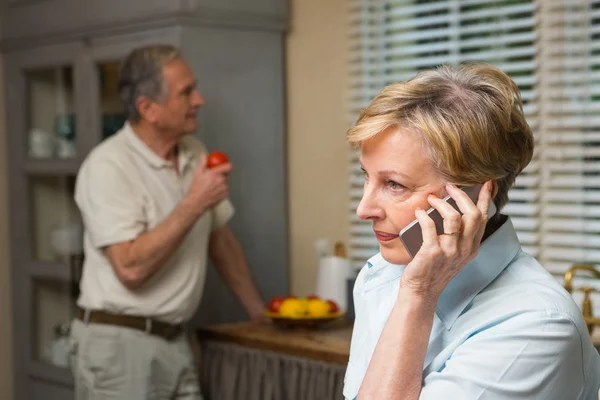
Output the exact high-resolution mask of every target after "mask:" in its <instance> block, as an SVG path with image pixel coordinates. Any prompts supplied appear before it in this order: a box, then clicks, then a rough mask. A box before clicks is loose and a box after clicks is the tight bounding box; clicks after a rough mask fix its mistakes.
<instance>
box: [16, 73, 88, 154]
mask: <svg viewBox="0 0 600 400" xmlns="http://www.w3.org/2000/svg"><path fill="white" fill-rule="evenodd" d="M26 76H27V97H26V98H27V102H28V119H29V121H28V131H27V134H28V153H29V157H30V158H32V159H44V158H59V159H69V158H74V157H75V156H76V155H77V149H76V146H75V140H76V132H75V126H76V125H75V110H74V102H75V99H74V88H73V68H72V67H68V66H67V67H54V68H47V69H40V70H33V71H29V72H27V75H26Z"/></svg>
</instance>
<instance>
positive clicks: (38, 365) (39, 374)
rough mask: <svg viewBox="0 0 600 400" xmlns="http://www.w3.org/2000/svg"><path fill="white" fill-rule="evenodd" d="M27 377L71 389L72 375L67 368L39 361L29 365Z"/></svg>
mask: <svg viewBox="0 0 600 400" xmlns="http://www.w3.org/2000/svg"><path fill="white" fill-rule="evenodd" d="M29 376H31V377H32V378H36V379H39V380H43V381H46V382H51V383H55V384H58V385H63V386H68V387H73V374H72V373H71V370H70V369H68V368H60V367H57V366H55V365H52V364H47V363H44V362H41V361H31V362H30V363H29Z"/></svg>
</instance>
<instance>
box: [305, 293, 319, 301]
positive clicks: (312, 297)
mask: <svg viewBox="0 0 600 400" xmlns="http://www.w3.org/2000/svg"><path fill="white" fill-rule="evenodd" d="M306 299H307V300H319V296H317V295H316V294H311V295H310V296H308V297H307V298H306Z"/></svg>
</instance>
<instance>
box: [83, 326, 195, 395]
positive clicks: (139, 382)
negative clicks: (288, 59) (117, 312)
mask: <svg viewBox="0 0 600 400" xmlns="http://www.w3.org/2000/svg"><path fill="white" fill-rule="evenodd" d="M71 349H72V351H71V368H72V370H73V376H74V380H75V399H76V400H174V399H177V400H184V399H185V400H202V396H201V394H200V386H199V383H198V374H197V371H196V366H195V362H194V354H193V352H192V348H191V346H190V343H189V340H188V337H187V336H186V335H185V334H182V335H180V336H179V337H177V338H175V339H173V340H172V341H166V340H164V339H162V338H160V337H158V336H154V335H149V334H147V333H145V332H142V331H139V330H135V329H129V328H124V327H119V326H113V325H103V324H92V323H88V324H85V323H83V322H82V321H79V320H74V321H73V323H72V326H71Z"/></svg>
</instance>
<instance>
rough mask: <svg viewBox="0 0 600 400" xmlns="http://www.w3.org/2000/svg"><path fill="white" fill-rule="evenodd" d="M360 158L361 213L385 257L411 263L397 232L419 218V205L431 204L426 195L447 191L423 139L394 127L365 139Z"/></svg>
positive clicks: (357, 212) (394, 262) (440, 193)
mask: <svg viewBox="0 0 600 400" xmlns="http://www.w3.org/2000/svg"><path fill="white" fill-rule="evenodd" d="M360 161H361V165H362V169H363V171H364V173H365V186H364V193H363V198H362V200H361V201H360V204H359V206H358V209H357V210H356V214H357V215H358V217H359V218H360V219H363V220H370V221H371V222H372V224H373V231H375V235H376V237H377V241H378V242H379V247H380V251H381V255H382V256H383V258H385V259H386V260H387V261H388V262H390V263H393V264H403V265H404V264H408V263H409V262H410V260H411V258H410V256H409V255H408V253H407V252H406V250H405V248H404V246H403V245H402V242H401V241H400V238H399V236H398V235H399V233H400V231H401V230H402V229H403V228H404V227H406V226H407V225H408V224H410V223H411V222H412V221H413V220H414V219H415V209H416V208H417V207H420V208H422V209H424V210H427V209H429V208H430V207H431V206H430V205H429V203H428V201H427V196H429V195H430V194H434V195H436V196H438V197H442V196H444V195H445V194H446V191H445V185H444V182H443V181H442V179H441V176H440V175H439V174H438V173H437V172H436V171H435V169H434V168H433V165H432V164H431V161H430V160H429V157H428V154H427V151H426V150H425V148H424V146H423V145H422V144H421V141H420V140H419V139H418V138H417V137H416V136H415V134H413V133H411V132H409V131H407V130H405V129H402V128H398V127H391V128H389V129H387V130H386V131H384V132H382V133H380V134H378V135H377V136H375V137H374V138H372V139H370V140H368V141H366V142H365V143H363V144H362V148H361V156H360Z"/></svg>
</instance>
